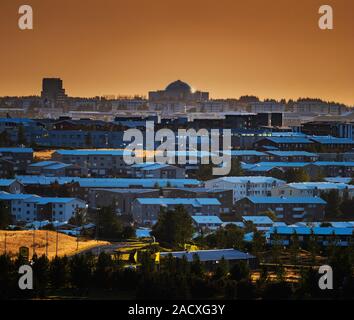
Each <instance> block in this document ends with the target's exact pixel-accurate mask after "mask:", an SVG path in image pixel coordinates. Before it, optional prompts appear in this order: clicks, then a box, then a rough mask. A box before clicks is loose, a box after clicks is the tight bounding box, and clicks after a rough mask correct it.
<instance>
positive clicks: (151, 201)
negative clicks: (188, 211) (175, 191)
mask: <svg viewBox="0 0 354 320" xmlns="http://www.w3.org/2000/svg"><path fill="white" fill-rule="evenodd" d="M136 201H138V202H139V203H140V204H146V205H162V206H163V205H191V206H193V207H200V206H217V205H220V202H219V200H218V199H216V198H137V199H136Z"/></svg>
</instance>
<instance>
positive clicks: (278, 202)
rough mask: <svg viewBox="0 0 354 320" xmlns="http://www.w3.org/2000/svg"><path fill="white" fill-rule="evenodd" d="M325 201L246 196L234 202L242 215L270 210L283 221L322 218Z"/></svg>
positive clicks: (313, 198) (319, 199)
mask: <svg viewBox="0 0 354 320" xmlns="http://www.w3.org/2000/svg"><path fill="white" fill-rule="evenodd" d="M325 205H326V201H324V200H323V199H321V198H318V197H289V198H285V197H247V198H243V199H241V200H239V201H237V202H236V203H235V211H236V212H237V213H239V214H240V215H242V216H246V215H251V216H257V215H262V213H263V214H264V213H265V212H272V213H274V214H275V215H276V217H277V218H278V219H281V220H283V221H289V222H292V221H296V220H314V219H319V220H320V219H323V217H324V209H325Z"/></svg>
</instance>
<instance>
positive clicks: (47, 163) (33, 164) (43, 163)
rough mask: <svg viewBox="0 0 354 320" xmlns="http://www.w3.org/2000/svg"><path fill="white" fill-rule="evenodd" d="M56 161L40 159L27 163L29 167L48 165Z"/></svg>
mask: <svg viewBox="0 0 354 320" xmlns="http://www.w3.org/2000/svg"><path fill="white" fill-rule="evenodd" d="M56 163H58V162H57V161H40V162H36V163H31V164H30V165H29V167H47V166H50V165H52V164H56Z"/></svg>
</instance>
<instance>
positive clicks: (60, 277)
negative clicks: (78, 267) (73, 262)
mask: <svg viewBox="0 0 354 320" xmlns="http://www.w3.org/2000/svg"><path fill="white" fill-rule="evenodd" d="M68 273H69V266H68V258H67V257H66V256H65V257H58V256H56V257H54V258H53V259H52V260H51V261H50V265H49V283H50V286H51V288H52V289H54V290H58V289H62V288H65V287H66V285H67V282H68V280H69V279H68Z"/></svg>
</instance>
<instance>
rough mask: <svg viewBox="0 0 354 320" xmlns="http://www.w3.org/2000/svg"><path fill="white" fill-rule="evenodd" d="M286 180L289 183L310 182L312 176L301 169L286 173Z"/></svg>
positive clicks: (289, 170) (290, 170)
mask: <svg viewBox="0 0 354 320" xmlns="http://www.w3.org/2000/svg"><path fill="white" fill-rule="evenodd" d="M284 176H285V180H286V181H287V183H291V182H308V181H310V176H309V175H308V173H307V172H306V171H305V170H304V169H302V168H300V169H288V170H287V171H286V172H285V175H284Z"/></svg>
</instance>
